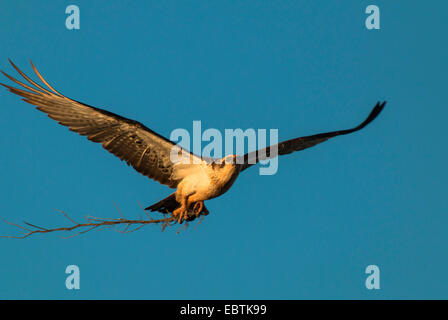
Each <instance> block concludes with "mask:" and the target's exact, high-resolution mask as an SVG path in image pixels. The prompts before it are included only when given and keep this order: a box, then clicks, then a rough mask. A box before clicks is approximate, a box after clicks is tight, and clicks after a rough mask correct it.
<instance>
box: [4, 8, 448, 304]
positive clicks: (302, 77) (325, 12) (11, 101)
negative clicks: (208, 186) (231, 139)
mask: <svg viewBox="0 0 448 320" xmlns="http://www.w3.org/2000/svg"><path fill="white" fill-rule="evenodd" d="M69 4H76V5H78V6H79V8H80V10H81V29H80V30H71V31H69V30H67V29H66V28H65V18H66V14H65V7H66V6H67V5H69ZM369 4H376V5H377V6H378V7H379V8H380V10H381V29H380V30H367V29H366V28H365V25H364V21H365V19H366V17H367V15H366V14H365V13H364V10H365V8H366V7H367V5H369ZM447 9H448V5H447V4H446V3H445V2H442V1H438V2H431V3H428V2H408V1H379V0H375V1H325V2H318V1H314V2H313V1H275V2H269V3H268V2H266V1H245V2H242V1H241V2H240V1H226V2H223V1H190V2H188V3H186V2H181V1H163V2H161V1H148V2H146V3H145V4H143V3H137V2H135V3H132V4H129V3H127V2H125V1H98V0H97V1H94V2H92V1H76V2H70V3H69V2H63V1H47V2H45V3H42V2H40V3H37V2H30V1H14V2H4V3H2V4H1V10H0V38H1V39H2V41H1V44H0V48H1V50H0V53H1V54H0V69H2V70H4V71H7V72H9V73H14V72H13V70H12V67H11V66H10V65H9V64H8V62H7V58H8V57H9V58H11V59H13V60H14V61H15V62H16V63H17V64H18V65H19V66H21V67H22V68H23V70H24V71H26V72H27V73H30V72H31V68H30V66H29V59H32V60H33V62H34V63H35V64H36V65H37V67H38V68H39V70H40V71H41V72H42V73H43V74H44V76H46V78H47V80H49V82H50V83H52V84H53V85H54V86H55V87H56V89H57V90H59V91H61V92H62V93H64V94H65V95H67V96H69V97H71V98H74V99H76V100H80V101H83V102H85V103H88V104H90V105H94V106H97V107H103V108H106V109H108V110H110V111H112V112H115V113H118V114H120V115H122V116H125V117H128V118H132V119H137V120H139V121H141V122H143V123H144V124H145V125H147V126H148V127H150V128H151V129H153V130H155V131H156V132H158V133H160V134H162V135H164V136H169V135H170V133H171V131H172V130H174V129H176V128H186V129H188V130H191V129H192V123H193V121H194V120H201V121H202V127H203V129H206V128H217V129H219V130H224V129H225V128H242V129H247V128H255V129H257V128H267V129H269V128H277V129H279V138H280V140H282V139H290V138H293V137H296V136H301V135H308V134H313V133H319V132H323V131H328V130H335V129H344V128H347V127H351V126H353V125H355V124H357V123H358V122H360V121H361V120H363V119H364V117H365V116H366V115H367V114H368V112H369V111H370V109H371V108H372V107H373V106H374V104H375V103H376V102H377V101H378V100H387V101H388V104H387V106H386V109H385V110H384V111H383V113H382V114H381V115H380V116H379V117H378V119H376V120H375V121H374V122H373V123H372V124H371V125H369V126H368V127H367V128H366V129H365V130H363V131H361V132H358V133H356V134H353V135H349V136H344V137H338V138H335V139H334V140H331V141H329V142H326V143H324V144H321V145H319V146H317V147H314V148H312V149H308V150H306V151H302V152H300V153H295V154H293V155H289V156H286V157H282V158H280V160H279V170H278V172H277V174H276V175H273V176H260V175H258V170H256V169H251V170H248V171H245V172H244V174H242V175H241V176H240V177H239V178H238V180H237V182H236V183H235V184H234V186H233V187H232V188H231V189H230V191H229V192H228V193H226V194H225V195H223V196H222V197H220V198H217V199H214V200H211V201H209V202H208V203H207V206H208V208H209V209H210V211H211V214H210V215H209V216H207V217H206V219H205V220H204V221H203V222H202V223H201V224H200V225H199V226H198V227H197V228H196V229H194V228H193V226H190V227H189V228H188V229H187V230H184V231H181V232H180V233H179V234H176V229H172V230H166V231H165V232H160V228H158V227H148V228H143V229H141V230H140V231H138V232H136V233H132V234H126V235H123V234H120V233H117V232H114V231H113V230H104V231H100V232H92V233H88V234H85V235H82V236H80V237H75V238H71V239H61V238H60V237H59V235H57V234H51V235H43V236H42V235H40V236H39V235H38V236H34V237H31V238H29V239H26V240H12V239H0V250H1V258H0V261H1V262H0V298H2V299H30V298H37V299H48V298H50V299H112V298H118V299H226V298H229V299H392V298H400V299H407V298H423V299H430V298H445V299H446V298H448V296H447V293H446V292H447V291H446V288H445V287H446V284H447V283H448V274H447V273H446V268H447V266H448V256H447V255H448V250H447V240H448V238H447V232H446V226H447V223H448V215H447V209H448V200H447V197H446V183H445V181H446V180H447V178H448V177H447V170H446V158H447V151H446V148H445V145H446V133H445V128H446V124H445V123H446V118H447V116H448V111H447V110H448V109H447V108H446V103H445V102H443V100H442V94H443V92H445V91H446V88H445V87H446V73H447V62H446V56H447V53H448V52H447V51H448V50H447V48H448V46H447V44H446V41H444V40H443V39H446V19H445V18H446V14H445V13H446V11H447ZM2 82H7V83H8V80H7V79H5V78H3V80H2ZM444 100H445V99H444ZM0 101H1V103H0V146H1V150H2V151H1V153H0V172H1V173H0V205H1V216H2V217H4V218H6V219H8V220H10V221H14V222H21V221H23V220H25V221H30V222H32V223H35V224H39V225H44V226H60V225H63V224H65V223H66V221H65V220H64V219H63V218H62V217H61V216H60V215H59V214H58V213H57V212H55V211H54V209H60V210H64V211H66V212H67V213H69V214H70V215H71V216H72V217H73V218H77V219H81V218H82V217H83V216H84V215H86V214H91V215H95V216H101V217H112V218H113V217H118V213H117V211H116V209H115V207H114V204H113V202H115V203H117V205H118V206H119V207H120V210H121V211H122V212H123V213H124V214H125V215H126V216H128V217H138V215H139V214H141V209H140V207H139V205H138V202H141V203H142V204H143V205H150V204H152V203H154V202H156V201H158V200H160V199H161V198H163V197H165V196H167V195H168V194H169V193H170V192H171V190H170V189H168V188H167V187H166V186H162V185H160V184H158V183H156V182H154V181H151V180H149V179H147V178H146V177H143V176H141V175H139V174H138V173H137V172H135V171H134V170H132V168H130V167H127V166H126V165H125V164H124V163H122V162H120V161H119V160H118V159H117V158H115V157H114V156H113V155H111V154H109V153H107V152H105V151H104V150H103V149H102V148H101V147H100V146H99V145H96V144H94V143H91V142H88V141H87V140H86V139H85V138H83V137H80V136H78V135H76V134H74V133H72V132H69V131H68V130H67V129H66V128H64V127H62V126H59V125H58V124H57V123H55V122H54V121H52V120H50V119H48V118H47V117H46V116H45V115H44V114H42V113H40V112H38V111H36V110H34V109H33V108H32V107H31V106H30V105H28V104H25V103H23V102H21V101H20V99H19V98H18V97H17V96H14V95H12V94H10V93H8V92H7V91H6V90H2V91H1V93H0ZM15 232H16V230H15V229H14V228H12V227H11V226H8V225H6V224H1V225H0V234H15ZM71 264H75V265H77V266H79V268H80V270H81V289H80V290H71V291H70V290H67V289H66V287H65V279H66V276H67V275H66V274H65V268H66V266H67V265H71ZM371 264H375V265H377V266H378V267H379V268H380V270H381V289H380V290H367V289H366V287H365V285H364V283H365V278H366V276H367V275H366V274H365V273H364V270H365V268H366V267H367V266H368V265H371Z"/></svg>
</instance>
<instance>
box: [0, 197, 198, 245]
mask: <svg viewBox="0 0 448 320" xmlns="http://www.w3.org/2000/svg"><path fill="white" fill-rule="evenodd" d="M114 205H115V207H116V209H117V210H118V213H119V215H120V218H100V217H94V216H90V215H88V216H85V217H84V219H85V222H83V223H79V222H77V221H75V220H73V219H72V218H71V217H70V216H69V215H68V214H66V213H65V212H64V211H61V210H56V211H58V212H60V213H62V214H63V216H64V217H65V218H66V219H67V220H68V221H69V222H70V223H71V225H70V226H67V227H58V228H46V227H42V226H38V225H35V224H31V223H29V222H26V221H25V222H24V224H25V225H26V226H27V227H25V226H22V225H19V224H16V223H13V222H10V221H8V220H6V219H4V218H2V219H3V221H4V222H5V223H7V224H9V225H12V226H14V227H17V228H20V229H22V230H23V231H24V232H23V234H22V235H21V236H0V238H12V239H25V238H28V237H29V236H31V235H33V234H42V233H50V232H57V231H67V232H70V231H74V230H76V231H78V232H77V233H75V234H73V235H70V236H68V237H64V238H65V239H67V238H72V237H75V236H78V235H81V234H84V233H87V232H89V231H92V230H102V229H104V228H107V227H114V226H115V228H116V231H118V232H120V233H131V232H135V231H137V230H140V229H141V228H143V227H144V226H146V225H150V224H157V225H161V227H162V231H164V230H165V229H166V227H169V226H173V225H175V224H177V223H178V221H177V218H176V217H174V216H173V215H172V214H170V215H167V216H166V217H164V218H160V219H154V218H152V217H151V216H150V215H149V214H148V213H147V212H146V211H145V210H144V209H143V207H142V206H141V205H140V207H141V208H142V209H143V211H145V214H146V216H147V219H142V218H139V219H127V218H125V217H124V216H123V214H122V213H121V211H120V209H119V208H118V206H117V205H116V204H115V202H114ZM193 216H194V218H196V217H197V215H196V214H195V213H190V216H189V217H190V218H193ZM200 218H201V219H199V222H198V224H199V223H200V222H201V221H202V219H203V218H204V217H203V216H201V217H200ZM191 220H194V219H191ZM198 224H197V225H198ZM197 225H196V227H197ZM121 226H125V227H124V229H123V230H120V227H121ZM187 226H188V223H187V222H185V225H184V228H186V227H187ZM98 228H99V229H98ZM179 230H180V228H179V229H178V231H177V233H179Z"/></svg>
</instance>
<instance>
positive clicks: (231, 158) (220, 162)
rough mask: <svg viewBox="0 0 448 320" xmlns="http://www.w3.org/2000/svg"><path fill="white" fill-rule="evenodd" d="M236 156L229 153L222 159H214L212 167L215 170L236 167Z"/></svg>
mask: <svg viewBox="0 0 448 320" xmlns="http://www.w3.org/2000/svg"><path fill="white" fill-rule="evenodd" d="M236 158H237V156H236V155H234V154H230V155H228V156H225V157H224V158H222V159H216V160H215V161H213V162H212V167H213V169H215V170H231V169H232V168H233V169H234V168H236Z"/></svg>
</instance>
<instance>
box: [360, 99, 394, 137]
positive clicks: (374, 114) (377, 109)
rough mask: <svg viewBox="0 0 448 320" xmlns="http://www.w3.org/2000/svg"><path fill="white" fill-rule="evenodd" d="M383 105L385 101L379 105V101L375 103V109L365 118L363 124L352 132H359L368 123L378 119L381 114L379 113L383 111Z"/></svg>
mask: <svg viewBox="0 0 448 320" xmlns="http://www.w3.org/2000/svg"><path fill="white" fill-rule="evenodd" d="M385 105H386V101H383V102H382V103H380V101H378V102H377V103H376V105H375V107H374V108H373V109H372V111H371V112H370V114H369V116H368V117H367V119H366V120H364V122H363V123H361V124H360V125H359V126H357V127H356V128H354V129H353V131H357V130H360V129H362V128H364V127H365V126H366V125H368V124H369V123H370V122H372V121H373V120H375V118H376V117H378V115H379V114H380V113H381V111H383V109H384V106H385Z"/></svg>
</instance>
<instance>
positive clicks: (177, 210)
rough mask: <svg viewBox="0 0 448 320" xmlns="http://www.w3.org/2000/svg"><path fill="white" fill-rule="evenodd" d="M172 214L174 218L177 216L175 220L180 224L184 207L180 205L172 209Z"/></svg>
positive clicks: (183, 214)
mask: <svg viewBox="0 0 448 320" xmlns="http://www.w3.org/2000/svg"><path fill="white" fill-rule="evenodd" d="M173 216H174V218H177V222H178V223H179V224H182V221H183V219H184V217H185V210H184V208H182V207H180V208H177V209H176V210H174V211H173Z"/></svg>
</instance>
